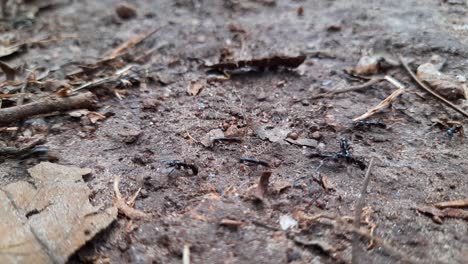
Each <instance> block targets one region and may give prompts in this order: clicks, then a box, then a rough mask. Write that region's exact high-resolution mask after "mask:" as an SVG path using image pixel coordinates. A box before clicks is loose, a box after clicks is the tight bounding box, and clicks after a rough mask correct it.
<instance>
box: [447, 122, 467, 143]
mask: <svg viewBox="0 0 468 264" xmlns="http://www.w3.org/2000/svg"><path fill="white" fill-rule="evenodd" d="M457 133H460V135H462V136H463V134H464V132H463V126H462V125H454V126H451V127H449V128H448V129H447V132H446V134H447V137H448V138H449V139H450V140H451V139H452V138H453V136H454V135H455V134H457Z"/></svg>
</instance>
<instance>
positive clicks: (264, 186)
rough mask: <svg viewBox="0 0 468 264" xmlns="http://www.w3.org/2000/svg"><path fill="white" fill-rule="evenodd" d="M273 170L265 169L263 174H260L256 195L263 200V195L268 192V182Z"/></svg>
mask: <svg viewBox="0 0 468 264" xmlns="http://www.w3.org/2000/svg"><path fill="white" fill-rule="evenodd" d="M270 176H271V171H264V172H262V176H260V180H259V181H258V185H257V190H256V192H255V196H256V197H257V198H258V199H260V200H262V199H263V197H265V195H266V194H267V192H268V184H269V182H270Z"/></svg>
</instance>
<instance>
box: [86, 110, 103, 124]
mask: <svg viewBox="0 0 468 264" xmlns="http://www.w3.org/2000/svg"><path fill="white" fill-rule="evenodd" d="M87 116H88V118H89V121H91V123H92V124H95V123H96V122H97V121H99V120H103V119H106V116H105V115H103V114H100V113H98V112H89V113H88V114H87Z"/></svg>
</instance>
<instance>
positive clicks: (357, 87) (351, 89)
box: [312, 77, 384, 99]
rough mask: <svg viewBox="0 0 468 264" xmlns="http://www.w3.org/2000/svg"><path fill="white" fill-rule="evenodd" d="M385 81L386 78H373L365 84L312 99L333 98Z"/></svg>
mask: <svg viewBox="0 0 468 264" xmlns="http://www.w3.org/2000/svg"><path fill="white" fill-rule="evenodd" d="M383 80H384V78H382V77H375V78H372V79H370V80H369V81H367V82H365V83H363V84H359V85H354V86H351V87H348V88H344V89H337V90H334V91H331V92H328V93H322V94H317V95H315V96H312V99H318V98H324V97H325V98H326V97H332V96H334V95H336V94H342V93H347V92H353V91H360V90H364V89H366V88H369V87H371V86H372V85H374V84H377V83H379V82H381V81H383Z"/></svg>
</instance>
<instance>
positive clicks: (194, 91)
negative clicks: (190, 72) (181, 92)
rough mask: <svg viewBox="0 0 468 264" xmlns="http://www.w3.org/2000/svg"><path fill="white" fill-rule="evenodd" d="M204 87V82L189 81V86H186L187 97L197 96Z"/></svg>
mask: <svg viewBox="0 0 468 264" xmlns="http://www.w3.org/2000/svg"><path fill="white" fill-rule="evenodd" d="M205 87H206V82H204V81H200V80H193V81H190V83H189V85H188V86H187V93H188V94H189V95H192V96H195V95H198V94H199V93H200V92H201V90H203V88H205Z"/></svg>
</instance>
